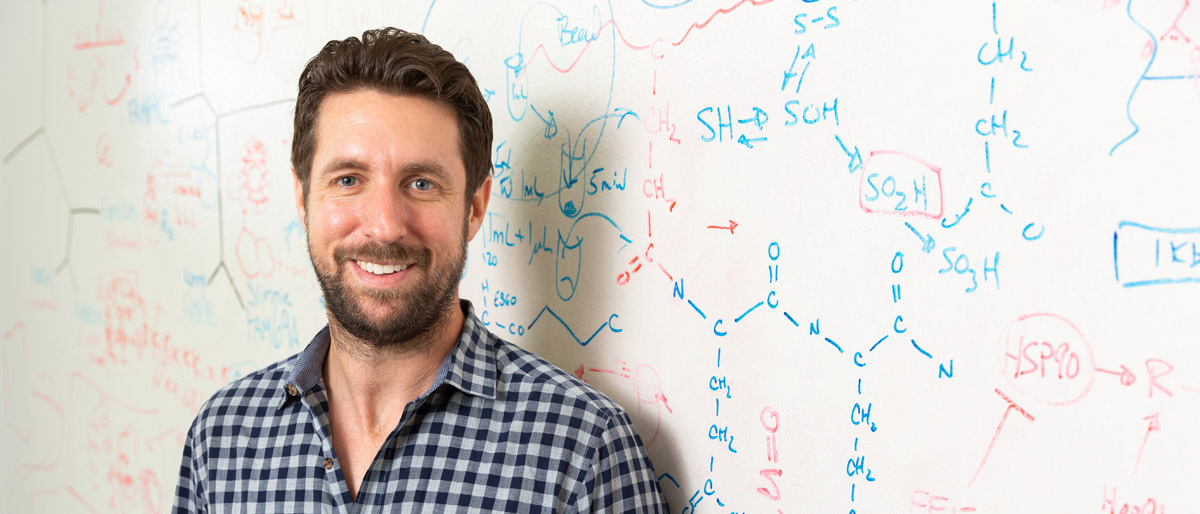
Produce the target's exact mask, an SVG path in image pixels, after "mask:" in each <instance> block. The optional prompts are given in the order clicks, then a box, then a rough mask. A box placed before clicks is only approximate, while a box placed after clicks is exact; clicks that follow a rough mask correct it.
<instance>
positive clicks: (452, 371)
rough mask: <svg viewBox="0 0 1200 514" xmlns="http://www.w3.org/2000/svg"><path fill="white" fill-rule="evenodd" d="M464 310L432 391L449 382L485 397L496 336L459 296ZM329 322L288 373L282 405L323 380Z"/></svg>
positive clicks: (490, 391)
mask: <svg viewBox="0 0 1200 514" xmlns="http://www.w3.org/2000/svg"><path fill="white" fill-rule="evenodd" d="M459 307H460V308H461V309H462V311H463V315H464V318H465V319H464V321H463V326H462V331H461V332H460V333H459V336H458V342H457V343H455V345H454V349H453V350H451V351H450V353H449V354H448V355H446V359H445V360H443V361H442V365H441V367H440V368H439V369H438V376H437V378H435V379H434V381H433V385H432V386H431V387H430V390H429V391H426V392H425V394H423V395H421V396H425V395H427V394H429V392H430V391H432V390H434V389H437V387H438V386H440V385H441V384H443V383H446V384H450V385H452V386H454V387H457V388H458V389H460V390H462V391H463V392H465V393H468V394H473V395H476V396H481V397H485V398H495V397H496V373H497V370H496V355H495V351H494V350H495V349H494V348H493V346H495V341H494V340H493V339H492V338H493V336H492V335H491V334H490V333H489V332H488V331H487V329H485V328H483V323H481V322H480V321H479V318H478V317H476V316H475V308H474V306H472V305H471V302H470V301H468V300H463V299H460V300H459ZM329 344H330V339H329V325H326V326H325V327H324V328H322V329H321V330H320V331H319V332H317V335H315V336H313V338H312V340H311V341H310V342H309V343H308V346H306V347H305V348H304V350H303V351H302V352H300V355H299V357H298V358H297V359H296V361H295V363H294V364H293V365H292V369H291V371H290V372H289V373H288V377H287V381H286V382H284V383H283V384H282V385H281V386H280V388H281V391H280V392H281V394H282V395H283V399H282V401H281V402H280V403H279V407H283V406H285V405H287V404H288V403H290V400H292V399H297V398H299V397H301V396H304V395H305V394H306V393H307V392H308V391H309V390H311V389H312V388H313V387H315V386H316V385H317V383H319V382H320V381H321V370H322V368H323V367H324V365H325V356H326V355H327V354H328V352H329ZM289 387H295V388H296V389H295V390H296V392H297V394H296V395H292V394H291V393H290V391H289Z"/></svg>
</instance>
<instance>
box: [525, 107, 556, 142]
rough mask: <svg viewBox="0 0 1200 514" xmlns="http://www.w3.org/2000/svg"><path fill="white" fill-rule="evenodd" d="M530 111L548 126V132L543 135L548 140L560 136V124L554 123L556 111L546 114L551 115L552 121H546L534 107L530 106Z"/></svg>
mask: <svg viewBox="0 0 1200 514" xmlns="http://www.w3.org/2000/svg"><path fill="white" fill-rule="evenodd" d="M529 109H530V110H532V111H533V113H534V114H536V115H537V117H538V118H540V119H541V120H542V123H545V124H546V131H545V132H543V133H542V135H543V136H545V138H546V139H553V138H554V136H556V135H558V122H557V121H554V111H550V110H547V111H546V113H547V114H549V115H550V119H546V117H545V116H542V113H540V112H538V110H537V109H536V108H534V107H533V105H530V106H529Z"/></svg>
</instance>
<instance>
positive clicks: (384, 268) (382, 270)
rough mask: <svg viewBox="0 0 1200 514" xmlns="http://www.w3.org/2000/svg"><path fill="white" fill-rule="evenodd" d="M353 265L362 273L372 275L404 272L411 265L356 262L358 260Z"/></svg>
mask: <svg viewBox="0 0 1200 514" xmlns="http://www.w3.org/2000/svg"><path fill="white" fill-rule="evenodd" d="M354 263H355V264H357V265H358V267H360V268H362V269H363V271H366V272H367V273H370V274H372V275H391V274H392V273H397V272H400V271H404V270H406V269H408V267H409V266H411V265H412V264H409V263H405V264H379V263H375V262H367V261H358V260H356V261H354Z"/></svg>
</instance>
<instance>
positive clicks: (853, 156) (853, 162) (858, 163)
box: [833, 135, 863, 174]
mask: <svg viewBox="0 0 1200 514" xmlns="http://www.w3.org/2000/svg"><path fill="white" fill-rule="evenodd" d="M833 138H834V139H836V140H837V143H838V146H840V147H842V153H845V154H846V157H849V158H850V162H849V163H847V164H846V169H847V170H849V171H850V173H851V174H853V173H854V172H855V171H858V170H860V169H862V167H863V162H862V153H860V152H859V151H858V147H857V146H855V147H854V151H853V152H851V151H850V149H849V148H846V143H843V142H842V138H840V137H838V136H837V135H834V136H833Z"/></svg>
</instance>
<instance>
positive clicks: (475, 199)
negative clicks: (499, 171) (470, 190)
mask: <svg viewBox="0 0 1200 514" xmlns="http://www.w3.org/2000/svg"><path fill="white" fill-rule="evenodd" d="M491 198H492V175H491V174H488V176H487V178H486V179H484V180H483V183H482V184H480V185H479V189H476V190H475V194H473V195H471V210H470V212H468V213H467V241H471V240H473V239H475V234H476V233H478V232H479V227H481V226H483V216H484V214H487V206H488V200H491Z"/></svg>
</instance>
